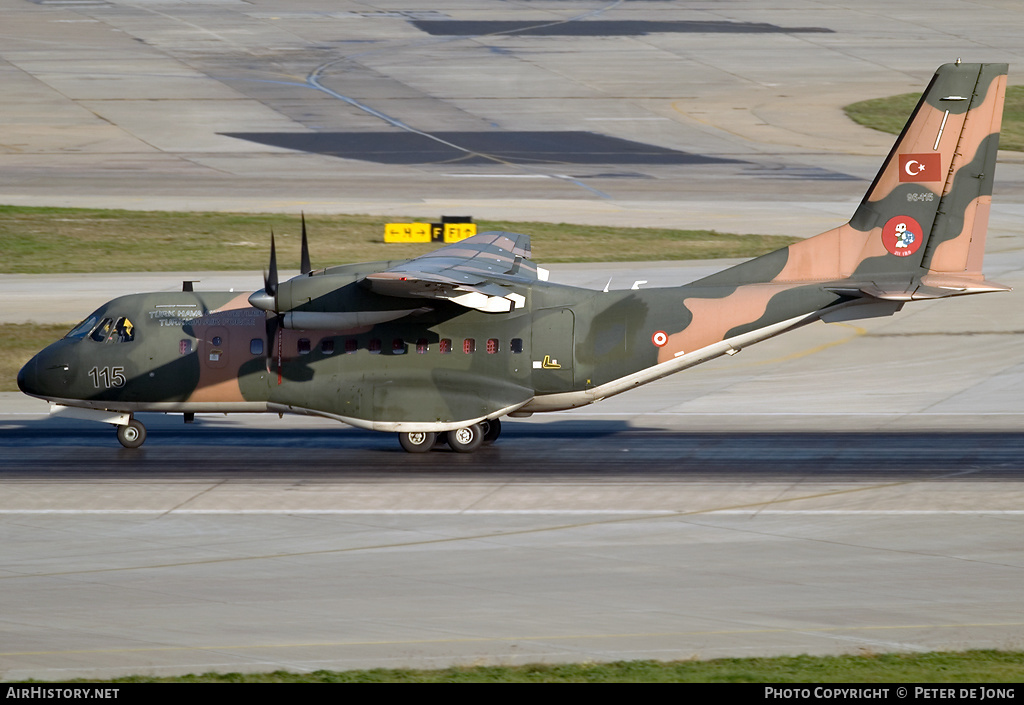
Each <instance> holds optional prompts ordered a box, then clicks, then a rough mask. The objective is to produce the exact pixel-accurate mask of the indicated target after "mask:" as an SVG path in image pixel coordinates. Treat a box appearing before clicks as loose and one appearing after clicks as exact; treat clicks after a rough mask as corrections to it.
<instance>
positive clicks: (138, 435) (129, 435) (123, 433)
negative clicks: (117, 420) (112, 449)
mask: <svg viewBox="0 0 1024 705" xmlns="http://www.w3.org/2000/svg"><path fill="white" fill-rule="evenodd" d="M117 440H118V442H119V443H120V444H121V445H123V446H124V447H125V448H138V447H139V446H141V445H142V444H143V443H145V442H146V427H145V426H143V425H142V422H141V421H136V420H135V419H132V420H131V421H129V422H128V424H127V425H126V426H118V427H117Z"/></svg>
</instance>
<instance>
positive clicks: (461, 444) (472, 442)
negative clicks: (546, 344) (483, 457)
mask: <svg viewBox="0 0 1024 705" xmlns="http://www.w3.org/2000/svg"><path fill="white" fill-rule="evenodd" d="M483 442H484V430H483V428H481V427H480V424H478V423H475V424H473V425H472V426H466V427H465V428H457V429H455V430H454V431H449V432H448V445H450V446H451V448H452V450H454V451H455V452H457V453H472V452H473V451H474V450H476V449H477V448H479V447H480V446H481V445H482V444H483Z"/></svg>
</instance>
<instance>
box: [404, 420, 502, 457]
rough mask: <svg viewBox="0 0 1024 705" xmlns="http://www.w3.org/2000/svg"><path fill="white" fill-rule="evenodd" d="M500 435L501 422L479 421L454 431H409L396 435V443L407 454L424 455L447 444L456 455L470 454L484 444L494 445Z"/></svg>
mask: <svg viewBox="0 0 1024 705" xmlns="http://www.w3.org/2000/svg"><path fill="white" fill-rule="evenodd" d="M500 435H501V421H499V420H498V419H493V420H491V421H481V422H480V423H475V424H473V425H472V426H465V427H463V428H457V429H455V430H454V431H446V432H443V433H435V432H433V431H409V432H405V433H399V434H398V442H399V443H400V444H401V445H402V448H404V449H405V450H406V451H407V452H409V453H426V452H427V451H429V450H433V449H434V448H435V447H436V446H440V445H442V444H444V443H447V444H448V446H449V447H450V448H451V449H452V450H454V451H455V452H456V453H472V452H473V451H474V450H476V449H477V448H479V447H480V446H482V445H484V444H489V443H494V441H496V440H498V436H500Z"/></svg>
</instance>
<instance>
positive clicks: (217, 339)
mask: <svg viewBox="0 0 1024 705" xmlns="http://www.w3.org/2000/svg"><path fill="white" fill-rule="evenodd" d="M210 342H211V343H213V344H214V346H215V347H218V348H219V347H220V344H221V342H223V341H221V339H220V336H219V335H215V336H213V340H211V341H210Z"/></svg>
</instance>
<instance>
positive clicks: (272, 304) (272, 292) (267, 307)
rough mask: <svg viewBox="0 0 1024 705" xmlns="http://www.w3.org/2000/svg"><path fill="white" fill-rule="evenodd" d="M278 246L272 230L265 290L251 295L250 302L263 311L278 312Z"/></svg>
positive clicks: (265, 273)
mask: <svg viewBox="0 0 1024 705" xmlns="http://www.w3.org/2000/svg"><path fill="white" fill-rule="evenodd" d="M277 284H278V282H277V248H276V246H275V245H274V231H273V230H271V231H270V270H269V271H267V270H264V271H263V291H257V292H255V293H253V294H252V295H251V296H250V297H249V304H250V305H251V306H255V307H256V308H258V309H261V310H263V311H272V312H274V313H277Z"/></svg>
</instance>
